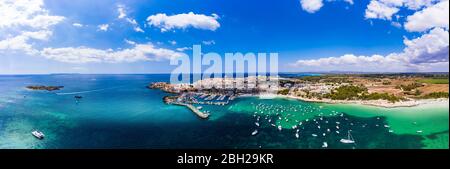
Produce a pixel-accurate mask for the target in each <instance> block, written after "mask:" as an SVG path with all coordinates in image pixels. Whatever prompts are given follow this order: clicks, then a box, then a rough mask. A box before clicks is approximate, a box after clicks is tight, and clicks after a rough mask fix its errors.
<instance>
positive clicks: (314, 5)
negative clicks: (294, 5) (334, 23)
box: [300, 0, 354, 13]
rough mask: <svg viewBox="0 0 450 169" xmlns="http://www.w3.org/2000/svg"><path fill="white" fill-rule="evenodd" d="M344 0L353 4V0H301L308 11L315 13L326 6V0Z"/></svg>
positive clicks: (302, 5)
mask: <svg viewBox="0 0 450 169" xmlns="http://www.w3.org/2000/svg"><path fill="white" fill-rule="evenodd" d="M334 1H342V2H346V3H348V4H350V5H353V4H354V2H353V0H300V6H301V7H302V9H303V10H305V11H306V12H308V13H315V12H317V11H319V10H320V8H322V7H323V6H324V2H334Z"/></svg>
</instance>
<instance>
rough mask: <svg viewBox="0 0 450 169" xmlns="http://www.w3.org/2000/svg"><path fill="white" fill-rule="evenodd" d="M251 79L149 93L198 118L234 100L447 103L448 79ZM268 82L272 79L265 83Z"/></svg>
mask: <svg viewBox="0 0 450 169" xmlns="http://www.w3.org/2000/svg"><path fill="white" fill-rule="evenodd" d="M271 78H272V79H270V77H269V78H266V77H262V76H251V77H245V78H226V77H225V78H208V79H203V80H199V81H196V82H194V83H192V84H170V83H166V82H156V83H152V84H150V85H149V88H151V89H161V90H163V91H165V92H168V93H172V94H174V95H173V96H167V97H165V98H164V102H165V103H167V104H176V105H182V106H186V107H188V108H189V109H191V110H192V111H193V112H196V114H197V115H199V117H201V118H207V117H208V115H209V113H210V112H207V111H205V112H202V111H201V110H200V109H201V108H202V107H201V106H198V107H195V106H192V105H205V104H208V105H220V106H223V105H227V104H229V103H230V102H231V101H233V100H234V99H235V98H236V97H242V96H274V97H284V98H292V99H299V100H303V101H310V102H324V103H352V104H364V105H372V106H380V107H410V106H416V105H419V104H424V103H430V102H442V101H448V96H449V95H448V89H449V88H448V87H449V86H448V74H437V75H433V74H430V75H421V74H412V75H407V74H406V75H405V74H380V75H377V74H369V75H364V74H344V75H338V74H327V75H320V76H304V77H271ZM268 79H270V80H268Z"/></svg>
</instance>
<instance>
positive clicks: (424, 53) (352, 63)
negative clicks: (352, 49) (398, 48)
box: [294, 28, 449, 72]
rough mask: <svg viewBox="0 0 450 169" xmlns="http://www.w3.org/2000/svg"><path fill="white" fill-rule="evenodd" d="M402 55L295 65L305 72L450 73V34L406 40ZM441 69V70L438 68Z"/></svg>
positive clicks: (349, 57)
mask: <svg viewBox="0 0 450 169" xmlns="http://www.w3.org/2000/svg"><path fill="white" fill-rule="evenodd" d="M404 43H405V46H406V47H405V49H404V50H403V52H401V53H391V54H389V55H386V56H382V55H372V56H356V55H353V54H346V55H343V56H339V57H328V58H320V59H311V60H298V61H297V62H296V63H295V64H294V65H295V66H296V67H298V68H301V69H302V70H303V71H306V70H307V71H331V70H336V71H378V72H380V71H448V67H449V66H448V64H449V58H448V56H449V34H448V31H446V30H444V29H441V28H434V29H433V30H431V31H430V32H429V33H427V34H424V35H422V36H421V37H419V38H416V39H413V40H408V39H405V40H404ZM436 66H439V67H436Z"/></svg>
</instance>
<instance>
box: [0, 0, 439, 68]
mask: <svg viewBox="0 0 450 169" xmlns="http://www.w3.org/2000/svg"><path fill="white" fill-rule="evenodd" d="M6 1H8V0H6ZM372 1H376V2H372ZM394 1H395V0H384V1H383V0H357V1H356V0H355V1H351V0H350V1H349V0H282V1H256V0H247V1H242V0H226V1H217V0H171V1H167V0H151V1H143V0H141V1H138V0H131V1H106V0H105V1H92V0H89V1H88V0H77V1H69V0H44V1H42V3H40V4H39V3H30V4H29V5H27V7H29V8H30V10H32V9H35V8H39V9H38V10H36V11H31V12H30V13H29V15H28V16H27V17H28V18H30V17H35V16H39V15H43V16H49V17H48V18H46V19H47V20H49V21H48V23H47V25H44V26H35V25H31V24H30V21H28V20H26V19H24V20H23V22H20V20H19V21H17V22H16V21H14V20H18V19H17V18H14V17H11V16H14V15H9V14H3V15H2V14H0V33H1V34H0V59H1V60H2V62H1V63H0V74H21V73H161V72H170V71H171V70H173V68H174V67H173V66H169V61H168V59H167V58H166V57H170V56H176V55H178V53H185V54H188V55H191V54H192V51H191V50H189V49H187V50H182V49H183V48H189V47H192V45H194V44H202V45H203V46H202V50H203V52H204V53H206V52H217V53H219V54H222V55H223V54H224V53H226V52H243V53H246V52H255V53H257V52H277V53H279V67H280V71H282V72H286V71H289V72H302V71H333V70H338V71H400V72H401V71H448V1H446V0H430V2H429V3H427V4H418V7H412V6H411V5H410V4H409V3H408V1H412V0H397V1H403V3H402V4H396V2H394ZM2 3H5V4H6V6H7V7H8V9H12V10H10V11H9V12H10V13H13V14H14V12H17V11H14V9H13V8H14V7H17V6H20V5H21V4H15V2H14V1H11V2H9V3H8V2H2ZM317 3H320V4H319V5H317ZM372 3H373V4H375V5H372ZM377 3H378V5H377ZM5 4H3V5H4V6H5ZM308 4H312V6H311V5H309V6H308ZM380 4H382V5H380ZM0 5H1V4H0ZM8 5H9V6H8ZM416 6H417V4H416ZM372 7H373V8H372ZM439 7H440V8H439ZM0 8H1V7H0ZM381 8H385V9H391V10H392V9H394V10H392V11H396V10H395V9H398V11H397V12H395V13H394V14H391V13H389V10H383V9H381ZM441 8H444V9H445V8H446V9H447V10H446V11H444V15H439V16H437V17H439V19H438V21H431V22H428V21H427V19H416V20H417V21H416V20H414V19H415V18H423V17H412V16H413V15H419V14H421V16H422V15H423V16H425V17H432V16H430V15H426V12H427V10H438V11H439V9H441ZM17 9H20V8H17ZM371 11H372V13H370V12H371ZM386 11H388V12H387V13H386ZM190 12H192V14H193V15H194V16H192V18H196V19H197V18H198V19H206V20H202V21H204V22H202V23H197V25H196V23H189V20H188V19H186V20H184V19H181V20H176V19H175V18H174V20H175V21H176V22H182V21H183V20H184V21H186V22H187V23H172V24H175V25H178V26H173V25H172V26H173V27H171V28H169V30H162V27H163V25H164V24H166V26H167V25H169V24H168V22H169V21H168V20H169V19H168V18H171V17H173V16H180V17H179V18H181V15H180V14H189V13H190ZM373 12H375V13H376V14H378V15H375V16H374V15H370V14H373ZM377 12H378V13H377ZM383 12H385V13H383ZM121 14H122V15H121ZM157 14H164V15H165V16H167V17H166V20H164V18H163V19H162V20H159V21H160V23H162V24H161V25H156V24H153V25H152V24H151V23H150V21H149V20H148V18H149V17H150V16H155V15H157ZM184 16H185V15H184ZM1 17H3V18H1ZM8 17H9V18H8ZM5 18H6V19H5ZM179 18H178V19H179ZM410 18H411V19H410ZM8 19H9V20H10V22H8ZM13 19H14V20H13ZM1 20H6V21H1ZM434 20H436V19H434ZM441 20H447V21H441ZM13 21H14V22H13ZM50 21H52V22H50ZM191 21H197V20H195V19H194V20H191ZM1 22H4V23H3V24H2V23H1ZM41 22H43V23H45V20H43V21H41ZM2 25H3V26H2ZM100 25H103V28H104V29H103V30H102V29H100ZM105 25H108V26H107V28H105ZM407 25H408V26H407ZM410 25H413V26H410ZM418 25H419V26H418ZM137 29H139V31H138V30H137ZM24 32H39V33H43V32H47V33H46V34H45V35H43V36H44V37H42V38H39V37H38V38H36V37H33V36H25V33H24ZM49 32H50V33H49ZM428 35H430V36H428ZM23 37H26V38H23ZM15 38H16V40H14V39H15ZM21 38H22V39H21ZM433 38H434V39H433ZM23 39H25V40H23ZM405 41H408V42H411V43H407V42H405ZM435 41H439V43H437V44H438V45H437V46H436V45H435V46H433V44H436V43H433V42H435ZM2 43H3V46H2ZM148 44H151V45H150V46H149V45H148ZM139 45H141V46H140V47H139ZM430 45H431V46H430ZM430 48H431V49H433V50H424V49H430ZM129 50H133V51H131V52H130V51H129ZM143 51H144V53H142V52H143ZM414 51H416V52H414ZM417 51H419V52H417ZM83 52H87V54H85V55H83ZM127 52H130V54H126V53H127ZM133 52H137V53H138V54H142V56H139V57H132V58H127V56H129V55H134V54H136V53H133ZM145 52H148V53H145ZM68 53H70V54H68ZM76 54H80V56H78V55H77V57H74V56H72V55H76ZM92 55H95V56H97V57H98V58H90V57H91V56H92ZM163 55H164V56H163ZM167 55H170V56H167ZM83 56H86V57H89V58H86V57H83ZM105 57H106V58H107V59H104V58H105ZM113 57H114V58H113ZM99 58H100V59H99ZM117 58H119V59H117ZM81 60H83V61H81ZM111 60H113V61H111ZM380 65H381V66H380ZM368 66H369V67H368ZM392 67H395V68H392ZM386 68H389V69H386Z"/></svg>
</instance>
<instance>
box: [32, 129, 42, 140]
mask: <svg viewBox="0 0 450 169" xmlns="http://www.w3.org/2000/svg"><path fill="white" fill-rule="evenodd" d="M31 134H32V135H33V136H34V137H36V138H38V139H40V140H41V139H44V136H45V135H44V133H42V132H40V131H37V130H34V131H32V132H31Z"/></svg>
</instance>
